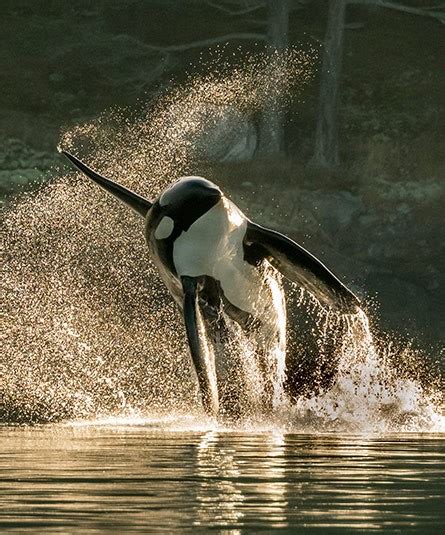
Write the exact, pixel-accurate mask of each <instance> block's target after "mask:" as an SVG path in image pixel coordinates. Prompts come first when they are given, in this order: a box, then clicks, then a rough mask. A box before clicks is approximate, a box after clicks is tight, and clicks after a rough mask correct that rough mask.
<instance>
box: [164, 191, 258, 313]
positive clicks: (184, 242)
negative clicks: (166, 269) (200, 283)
mask: <svg viewBox="0 0 445 535" xmlns="http://www.w3.org/2000/svg"><path fill="white" fill-rule="evenodd" d="M246 226H247V221H246V219H245V217H244V215H243V214H242V212H241V211H240V210H239V209H238V208H237V207H236V206H235V205H234V204H233V203H232V202H231V201H229V200H228V199H226V198H224V197H223V198H222V199H221V201H219V202H218V203H217V204H216V205H215V206H214V207H213V208H211V209H210V210H209V211H208V212H206V213H205V214H204V215H203V216H201V217H200V218H199V219H197V220H196V221H195V222H194V223H193V225H192V226H191V227H190V228H189V229H188V230H187V232H183V233H182V234H181V235H180V236H179V237H178V238H177V239H176V241H175V243H174V246H173V262H174V264H175V268H176V271H177V273H178V276H180V277H181V276H190V277H199V276H203V275H208V276H210V277H213V278H214V279H215V280H217V281H219V282H220V284H221V288H222V290H223V292H224V295H225V297H226V298H227V299H228V300H229V301H230V302H231V303H232V304H233V305H235V306H236V307H238V308H240V309H241V310H244V311H245V312H249V313H251V314H254V312H255V310H256V308H257V306H256V305H257V302H258V300H259V299H260V297H261V294H262V293H263V292H262V277H261V275H260V273H259V272H258V270H257V269H255V268H254V267H253V266H251V265H250V264H248V263H247V262H246V261H245V260H244V249H243V239H244V236H245V234H246Z"/></svg>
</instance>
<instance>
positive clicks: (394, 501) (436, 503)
mask: <svg viewBox="0 0 445 535" xmlns="http://www.w3.org/2000/svg"><path fill="white" fill-rule="evenodd" d="M99 424H100V425H95V424H94V423H93V422H90V424H88V425H87V423H86V422H85V423H83V424H81V425H79V424H75V425H53V426H39V427H34V428H23V427H22V428H20V427H3V428H1V429H0V434H1V443H2V452H1V457H0V465H1V473H2V478H1V484H0V494H1V496H2V497H1V501H0V511H1V512H0V529H2V530H4V531H12V530H18V531H25V530H29V531H33V532H35V531H38V532H45V533H47V532H51V531H59V532H60V531H66V530H69V531H77V530H79V531H80V530H81V531H82V532H85V531H87V530H95V531H105V530H110V529H114V530H119V531H125V532H130V531H133V532H136V531H145V532H147V531H150V532H159V531H166V532H171V531H180V532H184V531H188V530H191V529H193V530H198V531H201V530H202V531H205V530H207V529H209V528H213V529H216V530H221V531H225V532H227V530H230V531H229V532H231V533H237V532H241V530H244V529H248V530H250V531H254V532H258V531H268V530H272V529H278V530H280V529H282V530H284V531H289V532H295V530H297V531H298V530H299V529H303V527H304V528H305V529H311V530H314V531H319V532H320V533H322V532H325V531H326V530H328V529H334V531H335V530H336V529H342V530H347V529H366V530H378V529H382V528H387V529H389V530H390V531H392V530H402V531H403V532H406V531H410V530H414V531H416V532H422V531H423V532H425V533H430V532H431V529H433V528H434V527H439V526H443V524H444V522H445V518H444V514H443V512H442V509H443V496H444V490H445V484H444V482H443V473H444V469H445V448H444V444H445V442H444V440H443V434H394V435H381V436H379V435H346V434H343V435H333V434H316V435H315V434H285V433H282V432H279V431H278V430H275V431H274V430H273V429H270V430H262V431H257V432H255V431H253V432H250V433H249V432H246V431H242V430H228V429H224V428H221V427H219V426H218V425H216V424H212V422H205V421H200V422H197V421H196V420H193V419H192V418H188V419H187V418H185V419H184V420H182V419H181V421H180V422H178V421H177V420H176V424H175V422H174V420H173V419H172V420H171V421H170V422H168V421H167V420H163V421H162V422H161V424H159V421H158V424H156V421H155V420H152V421H149V420H147V421H146V422H145V424H144V423H143V420H139V421H138V420H137V419H135V420H133V421H131V420H129V421H128V420H127V422H126V423H125V420H121V421H120V422H119V421H114V422H112V421H111V420H109V421H108V423H107V421H105V420H104V421H101V422H99ZM206 426H207V429H206ZM238 530H240V531H238Z"/></svg>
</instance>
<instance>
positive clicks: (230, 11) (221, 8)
mask: <svg viewBox="0 0 445 535" xmlns="http://www.w3.org/2000/svg"><path fill="white" fill-rule="evenodd" d="M206 4H207V5H208V6H210V7H213V8H214V9H218V10H219V11H222V12H223V13H227V14H228V15H231V16H237V15H247V14H248V13H253V12H254V11H257V10H258V9H261V8H262V7H264V2H261V3H259V4H257V5H254V6H250V7H246V8H244V9H240V10H238V11H236V10H233V9H230V8H228V7H225V6H222V5H220V4H217V3H216V2H212V1H211V0H208V1H207V2H206Z"/></svg>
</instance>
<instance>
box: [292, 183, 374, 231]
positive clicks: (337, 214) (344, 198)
mask: <svg viewBox="0 0 445 535" xmlns="http://www.w3.org/2000/svg"><path fill="white" fill-rule="evenodd" d="M301 202H302V205H303V206H305V208H306V210H310V211H311V212H312V213H313V214H314V215H315V217H316V219H317V220H318V221H320V224H321V225H322V227H324V230H326V231H327V232H329V233H330V234H332V233H336V232H339V231H342V230H344V229H346V228H347V227H348V226H349V225H351V223H352V222H353V221H354V220H355V219H357V218H358V216H359V214H360V213H361V212H362V211H363V203H362V201H361V199H360V197H358V196H357V195H353V194H352V193H350V192H349V191H338V192H321V191H310V192H307V193H305V194H303V195H302V197H301Z"/></svg>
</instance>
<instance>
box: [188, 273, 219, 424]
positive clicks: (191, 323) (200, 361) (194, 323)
mask: <svg viewBox="0 0 445 535" xmlns="http://www.w3.org/2000/svg"><path fill="white" fill-rule="evenodd" d="M181 282H182V289H183V292H184V310H183V311H184V322H185V329H186V332H187V339H188V343H189V347H190V353H191V357H192V361H193V364H194V366H195V370H196V375H197V377H198V383H199V388H200V391H201V398H202V404H203V406H204V410H205V412H206V413H207V414H209V415H210V416H215V415H216V414H217V412H218V400H217V395H215V394H214V388H212V381H211V371H210V369H209V363H208V361H207V359H206V353H205V349H204V346H203V343H202V340H201V338H200V334H199V326H198V321H199V320H198V309H197V303H198V285H199V279H197V278H196V277H181Z"/></svg>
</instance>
